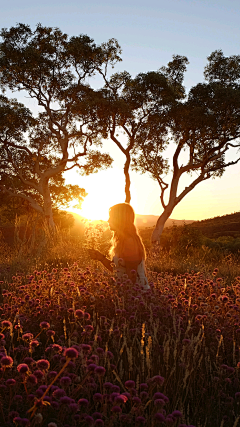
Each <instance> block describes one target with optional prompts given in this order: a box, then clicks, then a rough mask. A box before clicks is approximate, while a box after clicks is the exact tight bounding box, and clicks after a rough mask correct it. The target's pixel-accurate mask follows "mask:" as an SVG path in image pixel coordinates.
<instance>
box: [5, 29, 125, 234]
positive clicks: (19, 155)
mask: <svg viewBox="0 0 240 427" xmlns="http://www.w3.org/2000/svg"><path fill="white" fill-rule="evenodd" d="M1 37H2V43H1V44H0V85H1V88H2V90H5V89H6V88H8V89H10V90H11V91H16V90H18V91H25V92H27V94H28V96H30V98H33V99H35V100H36V101H37V104H38V107H39V113H38V115H37V116H36V117H33V115H32V114H31V113H30V111H29V110H28V109H27V108H26V107H24V106H23V105H21V104H19V103H17V101H16V100H11V101H10V100H8V99H7V98H6V97H3V96H1V99H0V108H1V114H2V119H1V123H0V144H1V147H0V149H1V151H0V167H1V169H0V173H1V181H0V185H1V187H0V188H1V192H2V194H3V193H4V194H6V193H7V194H8V195H10V196H11V197H13V196H14V197H15V196H16V197H19V198H22V199H24V200H27V201H28V202H29V203H30V205H31V206H32V208H34V209H35V210H37V211H39V212H41V213H43V214H44V216H45V218H46V219H47V222H48V224H49V225H50V227H54V221H53V215H52V204H53V199H55V204H56V203H57V202H58V203H59V202H61V203H64V204H65V203H66V202H67V201H69V200H70V199H71V198H73V197H77V198H79V197H80V200H81V197H82V196H84V195H85V194H84V191H83V189H81V188H79V187H78V186H71V185H70V186H65V185H64V179H63V177H62V174H63V172H65V171H67V170H70V169H72V168H74V167H77V168H78V169H79V171H80V174H89V173H93V172H97V171H98V170H99V169H103V168H106V167H108V166H110V164H111V162H112V159H111V158H110V156H109V155H108V154H102V153H101V152H99V151H96V150H93V149H92V148H91V146H92V145H93V144H95V145H96V146H100V145H101V142H100V139H99V137H98V136H99V132H98V129H97V128H96V127H94V126H93V123H94V120H95V118H94V111H92V108H91V103H92V101H91V100H92V99H94V91H93V90H92V89H91V88H90V86H89V85H88V84H87V82H86V81H87V79H88V78H89V77H91V76H93V75H94V74H95V73H96V72H98V73H102V74H103V75H106V73H107V66H108V64H111V65H112V66H113V65H114V64H115V62H116V61H119V60H120V57H119V53H120V48H119V45H118V43H117V42H116V41H115V40H110V41H109V42H108V43H105V44H102V45H101V46H97V45H96V44H95V43H94V42H93V40H92V39H90V38H89V37H88V36H86V35H80V36H78V37H71V38H70V39H69V38H68V37H67V35H66V34H64V33H62V32H61V31H60V30H59V29H57V28H54V29H53V28H48V27H42V26H41V25H40V24H39V25H37V27H36V29H35V31H32V30H31V29H30V27H29V26H27V25H23V24H19V25H17V26H16V27H12V28H10V29H9V30H6V29H3V30H2V31H1Z"/></svg>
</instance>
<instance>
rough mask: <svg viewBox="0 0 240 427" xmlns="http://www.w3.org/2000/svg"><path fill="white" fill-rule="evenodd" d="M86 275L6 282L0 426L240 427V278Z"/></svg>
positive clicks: (82, 269) (51, 273)
mask: <svg viewBox="0 0 240 427" xmlns="http://www.w3.org/2000/svg"><path fill="white" fill-rule="evenodd" d="M76 258H77V257H76ZM154 262H155V264H156V262H157V261H156V257H155V261H154ZM158 262H159V265H160V260H159V261H158ZM87 264H89V263H86V265H84V259H83V258H81V260H80V261H76V262H73V263H72V264H71V265H69V266H68V267H58V268H52V267H49V268H38V269H36V270H33V271H32V272H31V273H28V274H26V273H24V272H18V273H17V274H16V275H14V276H13V277H12V278H11V280H2V282H1V288H2V304H1V306H0V313H1V331H0V332H1V334H0V340H1V342H0V365H1V367H0V396H1V400H0V426H9V427H10V426H13V427H15V426H32V427H33V426H42V427H56V426H58V427H75V426H82V427H85V426H105V427H115V426H116V427H117V426H125V425H129V426H135V427H137V426H144V425H145V426H149V427H150V426H153V427H155V426H161V427H165V426H173V427H186V426H188V427H190V426H195V427H233V426H234V427H237V426H238V425H240V407H239V406H240V383H239V381H240V379H239V376H240V372H239V370H240V354H239V350H240V314H239V308H240V277H236V278H234V279H231V280H229V278H228V279H226V278H225V277H220V272H219V271H218V268H217V267H216V268H214V269H212V270H211V271H210V270H209V268H208V269H206V268H203V269H202V271H201V269H197V271H194V270H192V271H189V272H187V273H183V274H180V273H179V274H177V273H175V272H174V273H173V272H167V271H162V272H161V271H160V268H159V271H160V272H159V271H156V269H155V271H154V269H152V270H151V268H150V264H149V269H148V277H149V281H150V287H151V289H150V290H148V291H142V290H141V289H140V288H139V287H138V286H137V285H135V286H133V285H132V284H131V282H130V280H129V279H128V277H125V279H124V280H123V281H120V280H118V279H116V277H114V276H113V275H112V274H110V273H108V272H106V271H105V270H103V269H102V268H101V266H100V265H98V264H96V263H94V264H89V265H88V266H87ZM152 265H153V264H152Z"/></svg>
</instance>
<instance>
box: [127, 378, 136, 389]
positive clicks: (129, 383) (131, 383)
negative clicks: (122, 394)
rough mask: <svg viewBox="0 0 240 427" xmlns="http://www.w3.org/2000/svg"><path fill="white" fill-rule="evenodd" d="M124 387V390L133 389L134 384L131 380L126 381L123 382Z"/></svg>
mask: <svg viewBox="0 0 240 427" xmlns="http://www.w3.org/2000/svg"><path fill="white" fill-rule="evenodd" d="M125 387H126V388H130V389H131V388H134V387H135V382H134V381H132V380H128V381H126V382H125Z"/></svg>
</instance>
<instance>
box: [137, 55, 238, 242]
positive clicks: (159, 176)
mask: <svg viewBox="0 0 240 427" xmlns="http://www.w3.org/2000/svg"><path fill="white" fill-rule="evenodd" d="M208 61H209V62H208V65H207V66H206V68H205V73H204V74H205V78H206V83H199V84H198V85H196V86H195V87H193V88H192V89H191V90H190V92H189V94H188V96H187V97H186V98H185V100H184V101H180V102H178V103H175V104H174V105H173V106H172V108H171V111H169V120H168V126H169V128H168V129H169V130H168V141H170V140H171V141H172V142H173V143H175V144H176V149H175V151H174V154H173V157H172V170H171V178H170V184H168V183H167V178H168V177H166V178H165V176H166V174H167V173H168V172H169V164H168V161H167V159H164V154H163V151H162V148H163V142H162V140H163V138H164V135H163V134H162V132H159V133H158V135H157V133H156V134H155V138H154V139H153V138H152V137H151V134H146V138H145V140H144V139H143V138H142V139H141V140H139V141H138V142H139V144H138V147H137V150H136V151H135V158H134V161H133V168H134V169H135V170H137V171H140V172H141V173H146V172H147V173H149V174H150V175H151V176H152V178H153V179H155V180H156V181H157V182H158V183H159V186H160V200H161V204H162V207H163V212H162V214H161V215H160V217H159V219H158V221H157V224H156V227H155V229H154V231H153V235H152V241H153V242H157V241H159V240H160V237H161V233H162V230H163V227H164V224H165V222H166V220H167V219H168V218H169V217H170V215H171V214H172V211H173V209H174V207H175V206H176V205H177V204H178V203H180V201H181V200H182V199H183V198H184V197H185V196H186V195H187V194H188V193H189V192H190V191H192V190H193V189H194V188H195V187H196V186H197V185H198V184H199V183H200V182H202V181H205V180H207V179H210V178H215V177H221V176H222V175H223V173H224V171H225V169H226V168H227V167H229V166H231V165H235V164H237V163H238V162H239V160H240V156H238V157H236V158H235V159H234V160H233V161H227V160H226V153H227V152H228V150H229V149H230V148H238V147H240V140H239V137H240V56H232V57H229V58H227V57H224V55H223V53H222V52H221V51H215V52H213V53H212V54H211V55H210V56H209V57H208ZM165 73H166V77H167V76H168V75H169V79H170V80H171V73H169V70H168V69H167V68H166V69H165ZM166 142H167V141H166ZM183 152H185V156H186V155H187V156H188V158H187V160H186V162H185V164H180V163H181V162H182V158H180V156H181V155H182V153H183ZM193 172H195V173H196V174H197V177H196V178H193V179H192V182H191V183H190V184H189V185H188V186H187V187H185V189H184V190H183V191H181V192H180V193H178V187H179V181H180V178H181V177H182V176H183V175H184V174H190V175H191V174H192V173H193ZM168 176H169V175H168ZM167 189H169V194H168V197H167V200H166V190H167Z"/></svg>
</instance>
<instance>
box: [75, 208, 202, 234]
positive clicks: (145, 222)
mask: <svg viewBox="0 0 240 427" xmlns="http://www.w3.org/2000/svg"><path fill="white" fill-rule="evenodd" d="M70 213H71V214H72V216H73V217H74V219H75V222H74V226H73V228H72V231H73V232H81V231H82V230H83V229H84V224H83V221H84V218H83V217H81V216H80V215H78V214H76V213H74V212H70ZM157 219H158V216H157V215H139V214H136V225H137V227H138V228H148V227H154V226H155V225H156V222H157ZM192 222H194V221H190V220H186V221H185V220H178V219H171V218H169V219H168V220H167V221H166V224H165V227H171V226H172V225H174V224H175V225H183V224H184V223H185V224H191V223H192ZM93 223H95V224H98V223H103V224H106V225H107V221H98V220H96V221H93Z"/></svg>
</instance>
